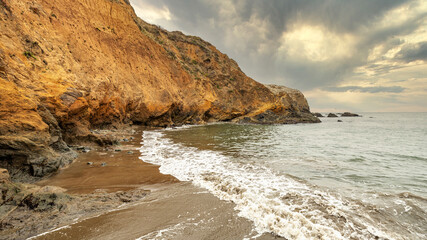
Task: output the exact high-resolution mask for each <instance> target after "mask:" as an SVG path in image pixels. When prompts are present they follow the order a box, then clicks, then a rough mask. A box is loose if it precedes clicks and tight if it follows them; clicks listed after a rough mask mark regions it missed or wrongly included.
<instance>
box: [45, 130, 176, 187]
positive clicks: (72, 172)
mask: <svg viewBox="0 0 427 240" xmlns="http://www.w3.org/2000/svg"><path fill="white" fill-rule="evenodd" d="M119 135H120V137H121V139H124V138H126V139H128V140H129V141H127V142H121V144H120V145H118V146H113V147H109V148H100V147H98V148H92V149H91V150H90V151H89V152H87V153H80V155H79V157H78V158H77V159H76V161H75V162H74V163H72V164H71V165H70V166H69V167H67V168H65V169H62V170H61V171H59V172H58V173H57V174H56V175H55V176H52V177H50V178H48V179H46V180H43V181H40V182H38V183H37V185H41V186H46V185H53V186H58V187H62V188H65V189H67V193H71V194H87V193H92V192H94V191H96V190H98V191H99V190H104V191H106V192H115V191H126V190H130V189H135V188H139V187H141V186H143V185H147V184H160V183H173V182H178V180H177V179H176V178H174V177H173V176H170V175H164V174H161V173H160V172H159V167H158V166H155V165H153V164H149V163H145V162H143V161H141V160H140V159H139V158H138V157H139V155H140V152H139V148H140V146H141V144H140V143H141V138H142V128H136V131H135V133H133V134H130V135H129V134H126V133H124V134H119ZM131 138H133V139H131ZM119 150H120V151H119ZM88 163H92V164H91V165H89V164H88ZM102 163H105V166H102Z"/></svg>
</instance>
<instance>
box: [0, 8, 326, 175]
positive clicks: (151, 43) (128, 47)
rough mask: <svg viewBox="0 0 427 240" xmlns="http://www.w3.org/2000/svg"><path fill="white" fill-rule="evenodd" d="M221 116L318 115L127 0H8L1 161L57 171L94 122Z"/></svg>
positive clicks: (0, 28) (175, 121) (1, 49)
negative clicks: (149, 19)
mask: <svg viewBox="0 0 427 240" xmlns="http://www.w3.org/2000/svg"><path fill="white" fill-rule="evenodd" d="M213 121H236V122H249V123H298V122H318V121H319V120H318V119H317V118H316V117H314V116H313V115H312V114H311V113H310V111H309V107H308V104H307V101H306V100H305V98H304V96H303V95H302V94H301V93H300V92H299V91H296V90H292V89H288V88H284V87H278V86H264V85H263V84H260V83H258V82H256V81H254V80H253V79H251V78H249V77H248V76H246V75H245V74H244V73H243V72H242V71H241V70H240V68H239V66H238V65H237V63H236V62H235V61H233V60H232V59H230V58H228V57H227V55H225V54H223V53H221V52H219V51H218V50H217V49H216V48H215V47H214V46H212V45H211V44H209V43H207V42H205V41H203V40H202V39H200V38H198V37H193V36H186V35H184V34H182V33H180V32H168V31H165V30H163V29H161V28H160V27H158V26H154V25H150V24H148V23H146V22H144V21H143V20H141V19H139V18H138V17H137V16H136V15H135V13H134V11H133V9H132V7H131V6H130V4H129V2H128V1H127V0H90V1H89V0H75V1H64V0H33V1H14V0H0V167H4V168H7V169H8V170H9V172H10V174H11V176H12V178H14V179H17V178H19V179H24V178H27V180H31V176H35V177H41V176H45V175H47V174H49V173H52V172H54V171H56V170H57V169H58V168H59V167H61V166H64V165H66V164H68V163H70V162H71V161H72V159H73V158H74V157H75V155H76V154H75V153H74V151H72V150H71V149H70V148H69V147H68V145H67V144H75V143H80V142H82V141H90V142H96V143H98V144H101V145H102V144H111V143H112V142H111V140H109V139H107V138H103V137H102V136H100V135H97V134H96V133H93V132H92V131H91V129H94V128H102V127H111V126H113V127H118V126H120V125H121V124H131V123H133V124H144V125H150V126H169V125H179V124H196V123H204V122H213Z"/></svg>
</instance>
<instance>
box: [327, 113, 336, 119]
mask: <svg viewBox="0 0 427 240" xmlns="http://www.w3.org/2000/svg"><path fill="white" fill-rule="evenodd" d="M328 117H332V118H336V117H338V115H336V114H335V113H329V114H328Z"/></svg>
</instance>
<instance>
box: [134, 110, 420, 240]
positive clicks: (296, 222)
mask: <svg viewBox="0 0 427 240" xmlns="http://www.w3.org/2000/svg"><path fill="white" fill-rule="evenodd" d="M338 119H340V120H342V121H343V122H337V120H338ZM321 120H322V123H319V124H297V125H238V124H230V123H221V124H210V125H203V126H191V127H190V126H186V127H181V128H176V129H165V130H154V131H145V132H144V133H143V142H142V147H141V157H140V158H141V159H142V160H143V161H146V162H149V163H153V164H157V165H160V166H161V167H160V171H161V172H162V173H165V174H171V175H174V176H175V177H177V178H178V179H180V180H182V181H191V182H192V183H193V184H195V185H197V186H201V187H204V188H206V189H208V190H209V191H210V192H211V193H213V194H214V195H215V196H217V197H219V198H220V199H222V200H226V201H233V202H234V203H235V204H236V211H237V212H238V214H239V216H242V217H245V218H248V219H250V220H251V221H252V222H253V223H254V229H255V230H256V231H258V232H259V233H264V232H272V233H274V234H276V235H278V236H282V237H285V238H287V239H427V113H365V114H363V117H352V118H321Z"/></svg>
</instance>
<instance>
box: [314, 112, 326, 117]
mask: <svg viewBox="0 0 427 240" xmlns="http://www.w3.org/2000/svg"><path fill="white" fill-rule="evenodd" d="M313 115H314V116H316V117H325V116H323V115H322V114H321V113H318V112H316V113H313Z"/></svg>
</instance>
